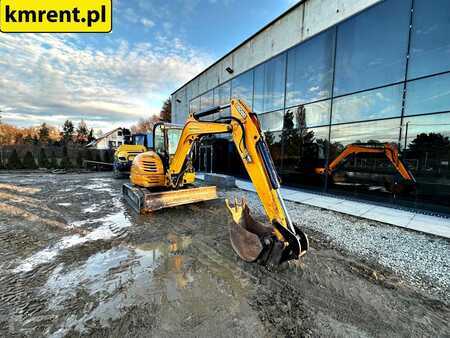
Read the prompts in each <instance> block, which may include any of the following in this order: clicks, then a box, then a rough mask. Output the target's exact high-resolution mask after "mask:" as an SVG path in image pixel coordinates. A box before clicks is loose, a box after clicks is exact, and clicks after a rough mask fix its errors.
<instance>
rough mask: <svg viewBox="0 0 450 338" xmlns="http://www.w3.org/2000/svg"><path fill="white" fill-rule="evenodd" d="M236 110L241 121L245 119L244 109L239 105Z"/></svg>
mask: <svg viewBox="0 0 450 338" xmlns="http://www.w3.org/2000/svg"><path fill="white" fill-rule="evenodd" d="M236 109H237V111H238V112H239V114H241V116H242V118H243V119H245V118H247V113H246V112H245V111H244V109H242V107H241V106H240V105H239V104H238V105H237V106H236Z"/></svg>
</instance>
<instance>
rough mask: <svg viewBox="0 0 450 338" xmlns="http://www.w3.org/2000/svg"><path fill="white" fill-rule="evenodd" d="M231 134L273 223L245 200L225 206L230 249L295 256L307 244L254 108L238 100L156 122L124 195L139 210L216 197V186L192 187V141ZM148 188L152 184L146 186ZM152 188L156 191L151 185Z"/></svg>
mask: <svg viewBox="0 0 450 338" xmlns="http://www.w3.org/2000/svg"><path fill="white" fill-rule="evenodd" d="M228 108H230V115H229V116H224V117H220V118H219V119H217V120H215V121H205V120H202V118H205V117H207V116H211V115H213V114H216V113H219V112H221V111H222V112H223V111H225V110H227V109H228ZM223 133H228V134H231V136H232V139H233V142H234V144H235V146H236V149H237V151H238V153H239V155H240V157H241V159H242V161H243V163H244V166H245V168H246V170H247V172H248V175H249V176H250V178H251V180H252V182H253V184H254V186H255V189H256V192H257V194H258V196H259V198H260V200H261V202H262V205H263V207H264V210H265V212H266V214H267V217H268V218H269V221H270V222H271V226H267V225H263V224H261V223H259V222H257V221H255V220H253V219H252V217H251V216H250V212H249V208H248V206H247V205H246V203H245V202H244V201H242V203H238V202H237V200H236V201H235V203H234V205H230V203H229V201H228V200H227V201H226V204H227V207H228V209H229V210H230V212H231V214H232V218H233V220H234V223H232V226H231V227H230V239H231V244H232V247H233V249H234V250H235V251H236V253H237V254H238V255H239V256H240V257H241V258H242V259H243V260H245V261H247V262H254V261H258V262H260V263H262V264H265V265H268V266H277V265H279V264H281V263H283V262H285V261H289V260H293V259H298V258H299V257H300V256H302V255H303V254H304V253H306V250H307V249H308V239H307V237H306V235H305V234H304V233H303V232H302V231H301V230H300V229H298V228H297V227H296V226H295V225H294V224H293V223H292V221H291V219H290V217H289V214H288V212H287V209H286V206H285V204H284V202H283V199H282V197H281V195H280V184H279V178H278V175H277V173H276V171H275V167H274V164H273V162H272V158H271V156H270V153H269V150H268V147H267V144H266V141H265V140H264V137H263V133H262V132H261V128H260V125H259V121H258V118H257V116H256V114H254V113H252V112H251V111H250V109H249V108H248V107H247V106H246V105H245V103H243V102H242V101H240V100H232V101H231V103H230V104H228V105H225V106H217V107H213V108H210V109H207V110H204V111H201V112H198V113H194V114H191V115H190V116H189V118H188V119H187V121H186V123H185V125H184V127H182V128H181V127H179V126H173V125H167V124H159V125H156V126H155V128H154V132H153V149H152V150H151V151H148V152H145V153H143V154H140V155H138V156H137V157H136V158H135V160H134V161H133V165H132V168H131V175H130V179H131V183H133V185H130V184H125V185H124V186H123V194H124V197H125V198H126V200H127V201H128V202H129V203H130V204H131V205H132V206H133V207H134V208H135V209H136V210H137V211H139V212H145V211H153V210H158V209H162V208H165V207H170V206H175V205H183V204H188V203H194V202H198V201H204V200H210V199H214V198H217V193H216V190H215V187H194V188H190V187H189V184H191V183H193V182H194V180H195V173H194V170H193V168H192V154H193V149H194V145H195V144H196V143H197V142H199V141H200V139H201V138H202V137H204V136H207V135H213V134H223ZM148 188H151V189H152V191H150V190H149V189H148ZM155 190H156V191H155Z"/></svg>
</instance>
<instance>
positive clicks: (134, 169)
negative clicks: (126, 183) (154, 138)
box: [130, 150, 166, 188]
mask: <svg viewBox="0 0 450 338" xmlns="http://www.w3.org/2000/svg"><path fill="white" fill-rule="evenodd" d="M165 179H166V177H165V172H164V165H163V162H162V160H161V157H160V156H159V155H158V154H157V153H156V152H154V151H153V150H150V151H146V152H144V153H142V154H139V155H138V156H136V157H135V159H134V160H133V164H132V165H131V171H130V180H131V183H133V184H134V185H137V186H139V187H145V188H155V187H164V186H166V184H165Z"/></svg>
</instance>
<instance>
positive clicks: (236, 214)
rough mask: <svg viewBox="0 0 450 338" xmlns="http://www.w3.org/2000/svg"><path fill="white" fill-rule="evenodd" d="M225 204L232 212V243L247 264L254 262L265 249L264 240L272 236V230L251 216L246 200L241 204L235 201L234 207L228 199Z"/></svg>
mask: <svg viewBox="0 0 450 338" xmlns="http://www.w3.org/2000/svg"><path fill="white" fill-rule="evenodd" d="M225 203H226V205H227V207H228V210H230V213H231V215H232V217H233V221H234V223H233V224H232V225H231V227H230V241H231V246H232V247H233V249H234V251H235V252H236V253H237V254H238V255H239V257H241V258H242V259H243V260H244V261H246V262H254V261H256V260H257V259H258V257H259V256H260V255H261V252H262V251H263V249H264V246H263V244H262V243H261V241H262V238H264V237H267V236H271V235H272V232H273V230H272V228H271V227H267V226H265V225H263V224H261V223H259V222H257V221H255V220H254V219H253V218H252V217H251V216H250V209H249V208H248V205H247V203H246V201H245V200H244V199H242V201H241V202H240V203H239V202H238V200H237V199H236V198H235V199H234V206H231V205H230V202H229V200H228V199H226V200H225Z"/></svg>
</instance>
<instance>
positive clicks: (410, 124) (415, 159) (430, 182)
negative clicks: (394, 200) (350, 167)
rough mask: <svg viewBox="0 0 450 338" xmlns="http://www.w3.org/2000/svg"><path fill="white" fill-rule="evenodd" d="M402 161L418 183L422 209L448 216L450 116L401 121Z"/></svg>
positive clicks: (449, 196)
mask: <svg viewBox="0 0 450 338" xmlns="http://www.w3.org/2000/svg"><path fill="white" fill-rule="evenodd" d="M402 132H403V138H402V145H403V149H404V151H403V155H404V156H403V158H404V160H405V161H406V163H407V164H408V166H409V169H410V170H411V171H412V172H413V174H414V176H415V179H416V181H417V185H416V186H417V188H416V202H418V203H419V206H421V207H428V208H430V207H431V208H432V210H434V211H437V210H442V211H444V212H450V166H449V163H450V113H444V114H433V115H424V116H414V117H408V118H405V119H404V125H403V128H402Z"/></svg>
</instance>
